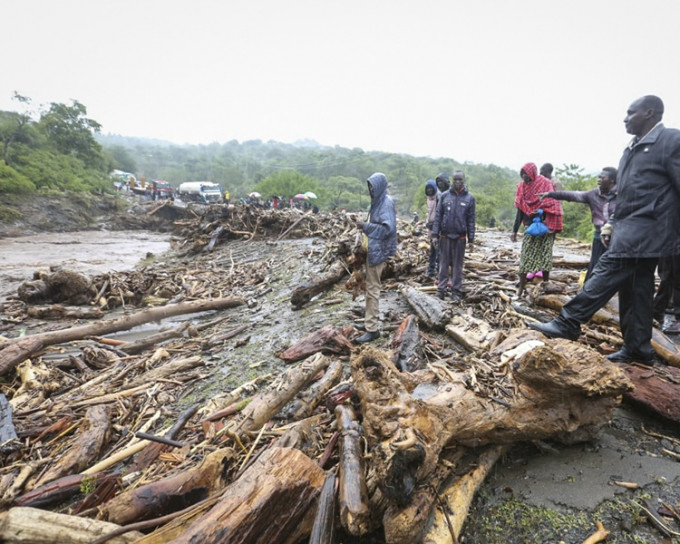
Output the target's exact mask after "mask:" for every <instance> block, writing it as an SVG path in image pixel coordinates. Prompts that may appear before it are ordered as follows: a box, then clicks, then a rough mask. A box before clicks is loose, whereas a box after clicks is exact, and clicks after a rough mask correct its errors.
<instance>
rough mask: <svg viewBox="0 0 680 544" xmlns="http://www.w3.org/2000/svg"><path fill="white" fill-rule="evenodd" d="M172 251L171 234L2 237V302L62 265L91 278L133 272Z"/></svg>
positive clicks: (70, 233)
mask: <svg viewBox="0 0 680 544" xmlns="http://www.w3.org/2000/svg"><path fill="white" fill-rule="evenodd" d="M168 249H170V237H169V235H167V234H158V233H149V232H140V231H114V232H108V231H101V230H97V231H79V232H62V233H41V234H34V235H30V236H22V237H18V238H0V300H5V299H6V298H7V297H8V296H9V295H12V294H16V290H17V287H18V286H19V285H20V284H21V283H22V282H24V281H26V280H30V279H31V278H32V277H33V272H34V271H35V270H41V269H42V270H46V269H49V268H50V267H52V266H62V267H64V268H68V269H71V270H76V271H78V272H83V273H85V274H88V275H96V274H102V273H105V272H110V271H120V270H129V269H131V268H133V267H134V266H135V265H136V264H137V263H138V262H139V261H140V260H141V259H144V258H146V257H147V254H148V253H153V254H156V255H157V254H160V253H163V252H164V251H167V250H168Z"/></svg>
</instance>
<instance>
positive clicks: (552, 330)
mask: <svg viewBox="0 0 680 544" xmlns="http://www.w3.org/2000/svg"><path fill="white" fill-rule="evenodd" d="M527 325H529V327H531V328H532V329H534V330H535V331H538V332H540V333H543V334H544V335H546V336H547V337H548V338H565V339H567V340H576V339H578V337H579V335H580V334H581V331H579V330H572V329H567V328H566V327H563V326H562V325H560V324H559V323H557V322H555V320H554V319H553V320H552V321H548V322H547V323H527Z"/></svg>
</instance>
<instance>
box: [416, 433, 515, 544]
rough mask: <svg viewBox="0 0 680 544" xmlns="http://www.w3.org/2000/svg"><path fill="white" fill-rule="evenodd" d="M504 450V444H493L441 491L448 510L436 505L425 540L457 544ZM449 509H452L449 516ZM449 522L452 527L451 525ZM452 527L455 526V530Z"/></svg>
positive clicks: (436, 543) (424, 541) (426, 542)
mask: <svg viewBox="0 0 680 544" xmlns="http://www.w3.org/2000/svg"><path fill="white" fill-rule="evenodd" d="M504 451H505V449H504V446H491V447H490V448H489V449H487V450H486V451H485V452H484V453H482V454H481V455H480V456H479V460H478V462H477V466H476V467H475V468H474V469H472V470H471V471H470V472H468V473H467V474H465V475H463V476H462V477H461V478H459V479H458V480H456V482H454V484H453V485H452V486H451V487H449V488H448V489H447V490H446V491H445V492H444V493H443V494H442V501H443V503H444V505H443V507H444V508H445V509H446V513H445V512H444V510H442V508H441V507H439V508H437V510H436V511H435V515H434V519H433V520H432V525H431V526H430V528H429V530H428V531H427V534H426V535H425V538H424V539H423V544H455V543H456V542H458V538H459V537H460V533H461V532H462V530H463V525H465V518H467V514H468V511H469V510H470V505H471V504H472V500H473V499H474V497H475V494H476V493H477V490H478V489H479V488H480V487H481V485H482V483H484V480H485V479H486V477H487V475H488V474H489V471H490V470H491V469H492V468H493V466H494V465H495V464H496V461H498V459H499V458H500V457H501V455H503V452H504ZM447 513H449V515H448V516H447ZM449 522H450V523H451V525H452V526H453V527H451V526H449ZM451 529H453V534H452V533H451Z"/></svg>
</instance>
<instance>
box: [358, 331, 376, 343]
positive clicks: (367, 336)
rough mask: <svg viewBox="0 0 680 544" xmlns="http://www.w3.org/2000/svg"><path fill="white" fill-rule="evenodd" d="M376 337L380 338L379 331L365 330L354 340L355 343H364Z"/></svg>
mask: <svg viewBox="0 0 680 544" xmlns="http://www.w3.org/2000/svg"><path fill="white" fill-rule="evenodd" d="M376 338H380V331H366V332H365V333H364V334H362V335H361V336H360V337H359V338H357V339H356V340H355V342H356V343H357V344H365V343H366V342H373V340H375V339H376Z"/></svg>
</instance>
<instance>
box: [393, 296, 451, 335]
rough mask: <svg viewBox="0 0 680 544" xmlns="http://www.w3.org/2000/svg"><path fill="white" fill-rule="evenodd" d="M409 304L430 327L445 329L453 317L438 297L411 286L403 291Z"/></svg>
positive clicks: (423, 322)
mask: <svg viewBox="0 0 680 544" xmlns="http://www.w3.org/2000/svg"><path fill="white" fill-rule="evenodd" d="M402 294H403V295H404V297H405V298H406V302H408V304H409V306H410V307H411V308H412V309H413V311H414V312H415V313H416V315H417V316H418V320H419V321H420V322H421V323H422V324H423V325H425V326H426V327H427V328H429V329H440V330H441V329H443V328H444V327H445V326H446V324H447V323H448V322H449V319H450V318H451V314H450V312H449V311H448V310H447V308H446V306H445V305H444V304H443V302H442V301H441V300H439V299H438V298H437V297H433V296H431V295H428V294H426V293H423V292H422V291H419V290H418V289H414V288H413V287H411V286H408V285H407V286H406V287H405V288H404V290H403V291H402Z"/></svg>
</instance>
